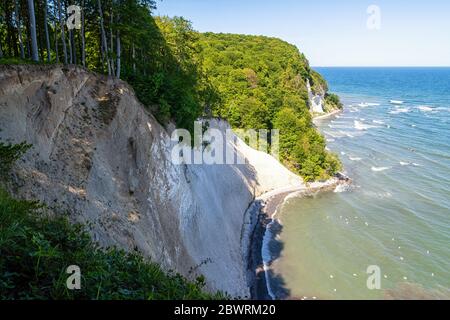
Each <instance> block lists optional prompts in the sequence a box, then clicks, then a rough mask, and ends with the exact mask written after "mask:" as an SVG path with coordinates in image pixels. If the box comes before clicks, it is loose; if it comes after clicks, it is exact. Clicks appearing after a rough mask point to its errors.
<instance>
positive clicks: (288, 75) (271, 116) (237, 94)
mask: <svg viewBox="0 0 450 320" xmlns="http://www.w3.org/2000/svg"><path fill="white" fill-rule="evenodd" d="M200 45H201V50H200V52H201V53H200V55H201V57H202V61H203V72H204V73H205V74H207V75H208V78H209V81H210V83H211V84H212V86H213V87H214V88H215V89H216V91H217V92H218V96H219V98H220V101H219V103H216V104H215V105H213V108H212V115H213V116H217V117H221V118H225V119H227V120H228V121H229V122H230V124H231V125H232V126H233V127H235V128H253V129H269V130H271V129H279V130H280V155H281V157H282V159H283V160H284V161H285V163H286V164H287V165H288V166H289V167H290V168H291V169H292V170H294V171H296V172H297V173H299V174H300V175H302V176H303V178H304V179H305V180H306V181H312V180H316V179H326V178H328V177H329V176H330V175H332V174H334V173H335V172H336V171H338V170H339V169H340V163H339V160H338V159H337V157H336V156H335V155H333V154H331V153H329V152H327V151H326V150H325V140H324V138H323V137H322V136H321V135H320V134H319V133H318V131H317V130H316V129H315V128H314V126H313V124H312V118H311V114H310V112H309V101H308V91H307V81H309V83H310V84H311V86H312V90H313V91H315V92H316V93H321V92H323V93H324V94H325V92H326V91H327V84H326V82H325V80H324V79H323V78H322V77H321V76H320V75H319V74H318V73H316V72H314V71H313V70H311V68H310V67H309V63H308V60H307V59H306V58H305V56H304V55H303V54H301V53H300V52H299V50H298V49H297V47H295V46H294V45H291V44H289V43H287V42H284V41H282V40H279V39H275V38H268V37H263V36H246V35H232V34H213V33H205V34H202V35H200ZM325 100H326V103H325V106H329V107H330V108H337V107H339V104H340V102H339V100H338V99H337V100H336V96H334V95H326V96H325Z"/></svg>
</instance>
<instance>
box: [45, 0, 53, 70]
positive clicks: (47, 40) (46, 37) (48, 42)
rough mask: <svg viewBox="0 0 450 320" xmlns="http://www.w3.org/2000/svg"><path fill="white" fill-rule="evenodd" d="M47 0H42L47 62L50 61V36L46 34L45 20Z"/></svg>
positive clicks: (46, 24)
mask: <svg viewBox="0 0 450 320" xmlns="http://www.w3.org/2000/svg"><path fill="white" fill-rule="evenodd" d="M47 10H48V6H47V0H44V29H45V42H46V44H47V62H50V59H51V55H50V54H51V52H50V37H49V35H48V21H47Z"/></svg>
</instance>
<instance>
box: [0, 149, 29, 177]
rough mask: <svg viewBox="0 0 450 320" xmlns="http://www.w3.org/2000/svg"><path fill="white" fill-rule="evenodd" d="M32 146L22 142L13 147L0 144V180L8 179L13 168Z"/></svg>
mask: <svg viewBox="0 0 450 320" xmlns="http://www.w3.org/2000/svg"><path fill="white" fill-rule="evenodd" d="M30 147H31V145H29V144H26V143H25V142H22V143H20V144H16V145H12V144H5V143H3V142H0V180H2V181H4V180H6V179H7V177H8V175H9V172H10V170H11V167H12V166H13V164H14V163H15V162H16V161H17V160H19V159H20V158H21V157H22V155H23V154H24V153H25V152H26V151H27V150H28V149H29V148H30Z"/></svg>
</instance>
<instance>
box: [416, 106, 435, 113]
mask: <svg viewBox="0 0 450 320" xmlns="http://www.w3.org/2000/svg"><path fill="white" fill-rule="evenodd" d="M417 109H419V110H420V111H422V112H430V111H433V108H431V107H429V106H418V107H417Z"/></svg>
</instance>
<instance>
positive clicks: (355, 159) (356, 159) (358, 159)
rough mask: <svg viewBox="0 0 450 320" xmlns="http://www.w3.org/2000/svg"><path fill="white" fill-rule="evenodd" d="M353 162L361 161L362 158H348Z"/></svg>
mask: <svg viewBox="0 0 450 320" xmlns="http://www.w3.org/2000/svg"><path fill="white" fill-rule="evenodd" d="M348 158H349V159H350V160H351V161H361V160H362V158H359V157H348Z"/></svg>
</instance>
